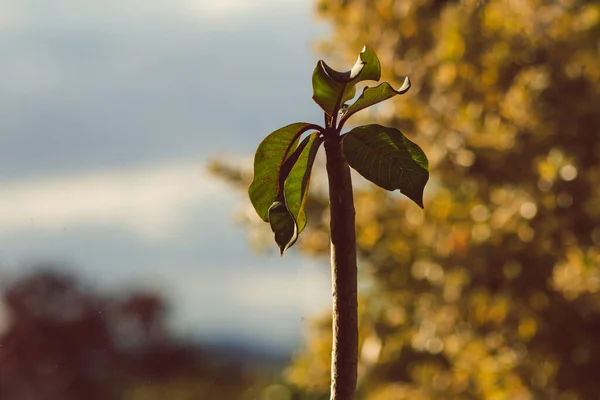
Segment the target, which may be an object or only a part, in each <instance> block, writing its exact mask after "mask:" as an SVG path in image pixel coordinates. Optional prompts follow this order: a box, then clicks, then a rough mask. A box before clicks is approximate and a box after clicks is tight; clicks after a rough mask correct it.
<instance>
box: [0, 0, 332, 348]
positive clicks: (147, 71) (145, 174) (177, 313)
mask: <svg viewBox="0 0 600 400" xmlns="http://www.w3.org/2000/svg"><path fill="white" fill-rule="evenodd" d="M312 6H313V4H312V2H311V1H309V0H288V1H285V2H279V1H274V0H255V1H251V0H237V1H235V0H220V1H216V2H215V1H205V0H154V1H152V2H147V1H141V0H120V1H118V2H117V1H102V2H99V1H96V2H82V1H81V0H55V1H52V2H47V1H44V0H0V9H1V10H2V15H0V54H2V55H3V67H2V72H1V73H0V243H1V246H0V279H11V278H14V277H15V276H17V275H18V274H19V273H22V272H24V271H23V269H24V268H25V267H26V266H27V265H31V264H33V263H35V262H37V261H52V262H56V263H58V264H60V265H64V268H71V269H73V270H75V271H76V272H77V273H78V275H80V276H81V277H82V278H83V279H85V280H86V281H87V282H88V283H91V284H97V285H98V286H99V287H100V288H102V290H116V289H117V288H119V287H124V286H125V287H136V286H137V287H139V286H142V287H151V288H158V289H160V290H161V291H163V292H164V293H165V295H166V297H167V299H168V300H169V302H170V305H171V307H172V317H173V324H174V326H175V328H176V329H177V330H179V331H180V332H185V333H191V334H194V335H196V336H198V337H200V338H205V339H210V340H213V339H215V338H222V337H230V338H236V339H240V340H244V341H249V342H251V343H255V344H256V345H260V346H263V345H269V346H272V347H273V348H276V349H288V348H289V347H290V346H293V345H295V344H297V343H298V342H299V340H300V338H301V334H302V326H303V325H302V324H303V321H302V319H303V317H308V316H310V315H314V314H315V313H317V312H319V311H320V310H325V309H327V308H328V306H329V301H330V300H329V295H330V283H329V275H328V269H327V267H326V265H322V264H319V263H318V262H316V261H312V260H308V259H304V258H301V257H299V256H297V255H296V254H295V253H294V252H293V251H292V252H291V253H290V254H286V257H285V258H284V259H283V260H281V259H280V258H279V257H278V255H276V254H275V247H273V252H271V253H268V254H258V253H257V252H256V251H253V250H252V249H251V248H250V246H249V244H248V240H247V232H245V231H244V229H243V228H242V227H240V226H238V225H236V223H235V222H234V219H233V214H234V212H235V210H236V209H240V208H243V207H246V206H247V200H246V199H245V197H243V195H242V194H241V193H240V192H233V193H230V192H229V190H228V187H227V186H226V185H225V184H223V183H222V182H219V181H217V180H215V179H214V178H213V177H211V176H210V175H209V174H208V173H207V172H206V168H205V166H206V162H207V161H208V160H209V159H211V158H213V157H215V156H219V155H223V156H226V157H232V158H234V159H235V160H237V161H241V162H247V163H250V161H251V156H252V153H253V151H254V150H255V148H256V146H257V145H258V143H259V142H260V140H261V139H262V138H263V137H264V136H265V135H266V134H268V133H269V132H271V131H272V130H274V129H277V128H279V127H280V126H282V125H285V124H288V123H291V122H296V121H305V120H316V121H320V119H321V114H320V113H319V112H318V109H317V107H316V105H314V103H313V102H312V100H311V98H310V97H311V87H310V75H311V73H312V69H313V68H314V64H315V62H316V60H317V56H316V55H315V54H314V53H313V52H312V49H313V45H314V43H315V42H316V41H317V40H318V39H319V38H322V37H324V35H325V34H326V27H324V26H321V25H317V24H316V22H315V21H314V18H313V11H312ZM265 229H267V230H268V226H266V225H265ZM0 325H1V324H0Z"/></svg>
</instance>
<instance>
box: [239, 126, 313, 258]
mask: <svg viewBox="0 0 600 400" xmlns="http://www.w3.org/2000/svg"><path fill="white" fill-rule="evenodd" d="M311 129H312V130H314V129H317V130H318V131H320V130H321V128H320V127H318V126H316V125H313V124H309V123H305V122H299V123H295V124H291V125H288V126H285V127H283V128H281V129H278V130H276V131H275V132H273V133H271V134H270V135H269V136H267V137H266V138H265V139H264V140H263V141H262V143H261V144H260V145H259V146H258V149H257V151H256V155H255V158H254V180H253V181H252V184H251V185H250V188H249V189H248V194H249V196H250V200H251V201H252V205H253V206H254V209H255V210H256V212H257V214H258V215H259V216H260V217H261V218H262V220H263V221H265V222H269V223H270V225H271V230H272V231H273V233H274V234H275V241H276V243H277V245H278V246H279V249H280V252H281V254H283V252H284V251H285V250H287V249H288V248H290V247H291V246H292V245H293V244H294V243H295V242H296V239H297V238H298V235H299V234H300V232H302V230H303V229H304V227H305V226H306V213H305V211H304V204H305V202H306V195H307V193H308V187H309V184H310V173H311V170H312V165H313V163H314V160H315V157H316V154H317V150H318V149H319V146H320V145H321V143H322V142H323V139H322V138H321V137H320V136H319V132H314V133H312V134H311V135H309V136H307V137H306V138H305V139H304V140H302V142H300V144H298V142H299V139H300V137H301V135H302V134H303V133H304V132H306V131H309V130H311Z"/></svg>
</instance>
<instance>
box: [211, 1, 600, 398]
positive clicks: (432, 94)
mask: <svg viewBox="0 0 600 400" xmlns="http://www.w3.org/2000/svg"><path fill="white" fill-rule="evenodd" d="M318 13H319V15H320V16H321V17H322V18H324V19H326V20H327V21H329V22H331V24H332V25H333V27H334V34H333V37H332V38H331V40H329V41H328V42H327V43H325V44H324V45H323V47H322V49H321V51H323V52H327V53H333V55H340V54H343V55H348V56H349V57H350V56H352V55H354V54H355V53H356V51H357V49H360V48H361V47H362V46H363V44H369V45H371V46H373V48H374V49H375V51H376V52H377V54H378V55H379V57H380V59H381V61H382V63H381V64H382V66H384V68H385V67H387V68H388V69H386V70H384V71H382V72H383V74H382V78H383V79H385V80H389V81H395V82H396V84H397V85H398V86H399V85H400V83H401V79H403V78H404V76H406V75H408V76H410V78H411V80H412V81H413V91H412V92H409V93H408V94H407V95H406V96H405V97H404V98H403V99H402V100H401V101H396V102H393V103H390V104H385V105H382V106H381V107H379V108H377V109H376V110H375V111H374V113H373V114H366V115H363V117H364V118H366V119H368V118H370V117H371V116H374V117H375V118H376V120H377V122H378V123H385V124H392V125H394V124H395V123H397V126H398V127H408V128H406V129H405V130H406V132H404V133H405V134H407V135H409V136H413V135H414V137H416V138H417V140H418V141H419V143H420V144H423V148H424V150H425V152H426V154H427V155H428V157H429V161H430V168H431V172H432V184H431V186H430V187H429V189H428V190H426V196H425V210H424V211H423V210H420V209H419V208H417V207H414V205H412V204H410V203H409V202H407V201H405V199H404V198H402V197H401V196H398V195H397V194H390V193H388V192H384V191H382V190H378V189H368V190H366V189H363V188H362V186H361V184H360V182H358V185H356V186H357V195H356V199H355V201H356V208H357V210H359V212H357V241H358V247H359V252H360V256H361V259H362V262H361V263H360V264H361V265H360V268H361V270H362V271H361V273H362V274H365V276H366V277H371V278H372V279H371V281H372V284H371V285H369V286H368V287H367V288H365V289H364V290H363V291H362V301H361V310H360V313H361V328H360V329H361V367H360V371H359V375H360V378H359V379H360V381H359V398H362V399H366V400H386V399H411V400H419V399H431V400H438V399H523V400H525V399H561V400H576V399H580V400H595V399H598V396H599V393H600V379H598V377H600V185H598V183H599V182H600V2H599V1H585V0H527V1H523V0H486V1H481V0H462V1H456V0H455V1H452V0H447V1H441V0H401V1H400V0H399V1H393V0H369V1H365V0H320V1H319V2H318ZM329 56H331V54H330V55H329ZM361 122H362V121H361ZM400 122H401V123H400ZM213 168H214V169H215V170H216V171H218V172H220V173H221V175H223V176H225V177H226V178H228V179H229V180H231V181H234V182H237V183H238V184H241V183H242V182H244V183H247V182H248V179H247V177H246V176H245V175H244V174H243V173H241V174H240V173H236V172H235V168H229V167H227V166H224V165H219V164H216V165H214V166H213ZM357 179H358V177H357ZM309 201H310V202H311V203H310V205H309V207H308V208H309V210H308V212H312V213H313V214H314V215H315V216H316V217H310V218H309V220H310V221H314V220H315V219H319V217H322V216H324V215H327V213H326V212H325V211H326V207H327V202H326V197H325V196H324V194H323V195H321V196H319V194H318V193H317V192H316V191H315V193H314V195H313V196H312V198H311V199H310V200H309ZM267 235H268V234H267ZM325 235H327V222H326V221H324V220H323V219H321V221H320V222H317V223H316V224H312V225H309V227H308V228H307V230H306V231H305V237H304V238H303V240H301V241H300V243H299V247H300V248H301V249H302V250H303V251H305V252H307V253H309V254H313V255H323V256H324V255H326V254H327V252H328V249H327V247H326V244H327V240H324V239H323V238H324V237H325ZM329 326H330V324H329V321H326V320H323V321H317V323H315V324H314V326H313V327H312V329H311V331H310V332H311V333H310V335H309V338H308V341H307V343H306V348H305V349H304V350H303V351H302V352H300V353H299V354H298V355H297V357H296V359H295V361H294V363H293V364H292V365H291V366H290V367H289V369H288V371H287V372H286V376H287V379H288V382H289V383H290V384H291V385H292V386H293V387H295V388H296V389H297V398H302V399H309V398H311V399H312V398H314V399H325V398H327V391H328V373H329V372H328V365H329V364H328V363H329V361H328V360H329V357H330V355H329V351H330V348H329V347H328V345H327V343H328V340H329V337H330V332H329V329H330V328H329Z"/></svg>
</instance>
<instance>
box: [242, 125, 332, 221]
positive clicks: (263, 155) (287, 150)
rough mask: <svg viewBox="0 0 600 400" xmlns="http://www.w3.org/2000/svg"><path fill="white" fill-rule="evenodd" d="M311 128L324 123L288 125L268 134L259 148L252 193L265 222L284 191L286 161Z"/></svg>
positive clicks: (260, 215)
mask: <svg viewBox="0 0 600 400" xmlns="http://www.w3.org/2000/svg"><path fill="white" fill-rule="evenodd" d="M309 129H320V127H318V126H316V125H314V124H309V123H306V122H298V123H295V124H291V125H288V126H284V127H283V128H280V129H278V130H276V131H275V132H273V133H271V134H270V135H269V136H267V137H266V138H265V139H264V140H263V141H262V142H261V144H260V145H259V146H258V149H257V150H256V155H255V156H254V179H253V180H252V183H251V184H250V187H249V188H248V195H249V196H250V201H251V202H252V205H253V206H254V209H255V210H256V213H257V214H258V216H259V217H260V218H262V220H263V221H265V222H268V221H269V208H270V207H271V205H272V204H273V203H274V202H275V201H276V200H277V197H278V194H279V193H280V175H281V169H282V165H283V163H284V161H285V160H286V159H287V158H288V156H289V155H290V154H291V153H292V152H293V150H294V148H295V147H296V145H297V143H298V138H299V137H300V136H301V135H302V133H304V132H306V131H307V130H309ZM284 180H285V179H284Z"/></svg>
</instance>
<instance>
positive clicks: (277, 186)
mask: <svg viewBox="0 0 600 400" xmlns="http://www.w3.org/2000/svg"><path fill="white" fill-rule="evenodd" d="M380 77H381V69H380V64H379V59H378V58H377V56H376V55H375V53H374V52H373V50H372V49H371V48H369V47H367V46H365V47H364V48H363V50H362V51H361V53H360V54H359V56H358V60H357V61H356V63H355V64H354V66H353V67H352V69H351V70H350V71H348V72H338V71H335V70H333V69H332V68H330V67H329V66H328V65H327V64H325V62H324V61H322V60H321V61H319V62H318V63H317V66H316V68H315V70H314V72H313V76H312V84H313V100H314V101H315V102H316V103H317V104H318V105H319V106H320V107H321V108H322V109H323V111H324V116H325V124H324V126H319V125H316V124H311V123H307V122H297V123H294V124H291V125H287V126H285V127H283V128H280V129H278V130H276V131H275V132H273V133H271V134H270V135H269V136H267V137H266V138H265V139H264V140H263V141H262V143H261V144H260V145H259V146H258V149H257V150H256V155H255V158H254V180H253V181H252V183H251V185H250V188H249V189H248V194H249V196H250V200H251V201H252V205H253V206H254V208H255V210H256V212H257V213H258V215H259V216H260V217H261V218H262V219H263V220H264V221H265V222H268V223H269V224H270V225H271V230H272V231H273V233H274V236H275V242H276V243H277V245H278V246H279V250H280V253H281V255H283V253H284V252H285V251H286V250H287V249H288V248H290V247H291V246H292V245H293V244H294V243H295V242H296V240H297V239H298V235H299V234H300V233H301V232H302V230H303V229H304V227H305V226H306V213H305V211H304V205H305V202H306V198H307V193H308V187H309V183H310V174H311V170H312V166H313V163H314V160H315V157H316V154H317V151H318V150H319V147H320V146H321V144H323V143H324V147H325V154H326V158H327V175H328V179H329V202H330V213H331V219H330V231H331V271H332V287H333V350H332V362H331V399H332V400H350V399H353V398H354V392H355V390H356V374H357V364H358V315H357V268H356V235H355V226H354V214H355V212H354V200H353V196H352V182H351V177H350V168H349V166H350V167H352V168H354V169H355V170H356V171H357V172H358V173H359V174H361V175H362V176H364V177H365V178H366V179H368V180H370V181H371V182H373V183H375V184H376V185H378V186H380V187H382V188H384V189H387V190H390V191H393V190H395V189H399V190H400V192H402V193H403V194H404V195H406V196H408V198H410V199H411V200H413V201H414V202H415V203H416V204H418V205H419V206H420V207H423V190H424V188H425V184H426V183H427V180H428V179H429V166H428V162H427V157H426V156H425V154H424V153H423V151H422V150H421V149H420V148H419V146H417V145H416V144H415V143H413V142H411V141H410V140H408V139H407V138H406V136H404V135H403V134H402V132H400V131H399V130H398V129H395V128H389V127H385V126H381V125H363V126H358V127H356V128H354V129H352V130H351V131H349V132H347V133H342V128H343V127H344V124H345V123H346V121H348V118H350V117H351V116H352V115H354V114H356V113H357V112H358V111H360V110H363V109H365V108H367V107H370V106H372V105H375V104H377V103H380V102H382V101H384V100H387V99H390V98H392V97H394V96H396V95H399V94H403V93H406V91H408V89H409V88H410V80H409V79H408V78H406V79H405V80H404V83H403V84H402V86H401V87H400V89H398V90H395V89H393V88H392V86H391V85H390V84H389V83H387V82H383V83H381V84H379V85H378V86H375V87H366V88H365V89H364V90H363V92H362V94H361V95H360V97H358V99H356V101H354V103H352V104H347V103H346V102H348V101H350V100H352V99H353V98H354V96H355V94H356V84H357V83H359V82H362V81H367V80H371V81H379V78H380ZM307 132H311V133H309V134H308V135H307V136H306V137H305V138H304V139H302V135H303V134H304V133H307Z"/></svg>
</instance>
